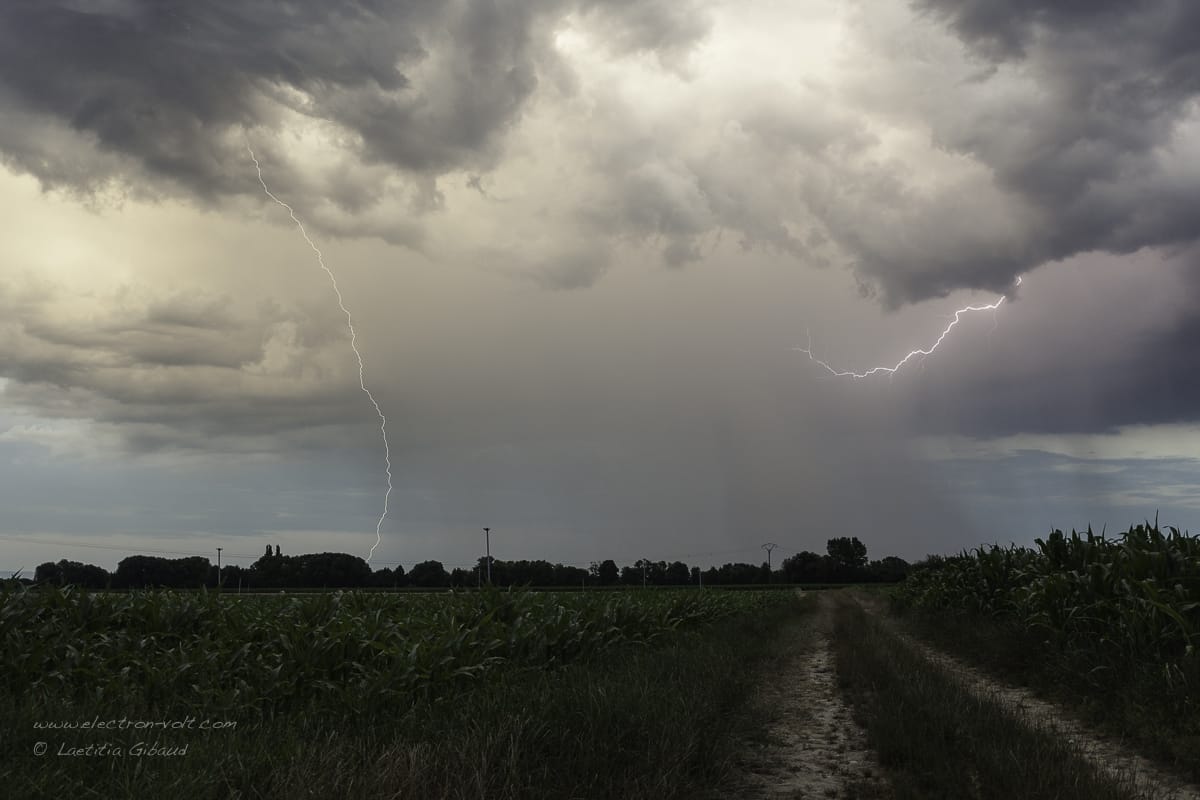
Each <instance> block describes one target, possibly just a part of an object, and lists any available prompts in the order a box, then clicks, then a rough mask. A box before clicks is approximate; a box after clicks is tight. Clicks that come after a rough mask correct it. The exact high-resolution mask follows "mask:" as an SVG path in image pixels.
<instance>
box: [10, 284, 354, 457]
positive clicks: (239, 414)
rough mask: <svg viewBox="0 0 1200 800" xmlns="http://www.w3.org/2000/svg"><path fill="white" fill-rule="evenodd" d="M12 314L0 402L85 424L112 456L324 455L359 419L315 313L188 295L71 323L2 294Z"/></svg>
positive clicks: (117, 306)
mask: <svg viewBox="0 0 1200 800" xmlns="http://www.w3.org/2000/svg"><path fill="white" fill-rule="evenodd" d="M17 307H19V308H20V314H19V315H17V314H12V313H5V317H6V318H7V320H8V321H7V323H6V324H0V344H2V347H0V349H2V350H3V352H4V354H5V357H4V363H3V365H0V375H2V376H3V377H4V378H7V379H8V382H7V384H6V385H5V388H4V400H5V404H6V405H8V406H9V407H11V408H14V409H25V410H29V411H33V412H36V414H37V415H38V416H40V417H43V418H45V419H48V420H64V421H69V420H90V421H91V422H92V423H94V424H95V426H96V429H97V430H98V431H100V432H101V435H102V436H108V437H109V438H111V439H112V440H113V441H112V442H109V444H112V445H114V446H116V447H118V448H121V449H125V450H128V451H133V452H143V451H152V450H179V449H183V450H187V449H195V450H200V451H209V452H213V451H221V450H223V449H227V448H229V449H234V450H238V451H243V452H244V451H254V450H255V449H262V450H264V451H268V452H275V451H277V449H278V446H279V443H278V442H277V441H275V440H273V439H272V437H282V438H283V439H285V440H286V441H287V443H288V445H289V446H291V447H297V446H299V447H304V446H309V445H311V446H318V447H325V446H329V444H330V442H333V441H338V442H344V441H346V440H347V434H346V431H345V430H341V429H340V428H341V427H342V426H343V425H344V424H345V420H346V419H348V418H353V417H354V416H355V415H354V411H357V410H359V409H358V406H357V405H355V403H356V401H359V400H360V398H359V397H358V396H357V394H356V393H357V390H358V387H357V385H356V383H355V382H354V381H353V378H352V376H351V375H350V373H349V371H348V370H347V369H345V368H344V367H345V364H344V363H343V362H344V354H343V352H342V350H343V347H344V344H345V343H344V341H342V340H341V339H332V338H331V337H330V336H329V334H328V331H336V330H338V327H337V324H336V320H330V319H327V318H326V316H327V315H325V314H323V313H318V314H316V315H315V316H314V315H313V314H310V313H305V312H303V311H300V310H295V309H290V310H289V309H283V308H281V307H279V306H276V305H274V304H270V303H268V304H262V305H260V306H259V307H258V308H257V309H256V310H255V311H254V312H250V313H245V312H243V313H235V312H234V311H232V310H231V309H230V307H229V304H228V298H219V297H203V296H195V295H193V296H190V297H183V296H167V297H159V298H151V299H150V300H149V301H146V302H143V303H138V302H137V301H136V299H134V298H128V297H117V298H114V299H113V302H112V307H113V309H114V310H112V311H109V312H106V313H104V314H101V315H94V316H87V317H83V318H80V317H79V316H78V315H75V316H74V317H73V318H72V317H68V316H65V315H64V314H63V313H62V312H61V311H60V310H57V309H54V308H52V307H50V306H49V305H47V304H45V303H42V302H37V301H36V300H28V299H26V300H23V301H21V300H18V299H17V298H15V297H14V295H13V294H12V293H8V292H5V293H0V309H2V310H5V311H6V312H9V311H10V310H11V309H13V308H17ZM331 322H333V323H334V324H330V323H331ZM218 325H219V328H218V327H215V326H218ZM326 346H328V348H329V350H330V351H331V352H326V350H325V348H326ZM334 429H338V430H336V431H335V430H334ZM354 435H357V434H354Z"/></svg>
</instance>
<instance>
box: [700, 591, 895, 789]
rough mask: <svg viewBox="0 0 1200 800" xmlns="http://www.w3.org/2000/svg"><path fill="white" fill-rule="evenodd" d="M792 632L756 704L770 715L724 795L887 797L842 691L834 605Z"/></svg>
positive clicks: (823, 602) (826, 602) (823, 605)
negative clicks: (834, 647)
mask: <svg viewBox="0 0 1200 800" xmlns="http://www.w3.org/2000/svg"><path fill="white" fill-rule="evenodd" d="M814 594H815V595H816V597H815V598H814V599H815V600H816V602H817V610H816V611H815V612H813V613H811V614H808V615H806V617H805V618H804V620H803V621H801V622H799V623H797V624H796V625H794V626H792V627H791V628H789V629H787V631H786V632H785V634H784V635H785V636H786V637H788V641H787V642H786V643H785V646H784V647H783V648H782V649H783V652H784V653H785V656H784V657H783V658H781V659H779V660H777V661H774V662H772V663H770V664H768V665H767V666H766V667H765V668H764V672H763V674H762V675H761V677H760V680H759V689H758V697H757V698H756V701H757V702H759V703H761V704H762V705H763V707H765V708H767V709H769V710H770V712H771V719H770V722H769V723H768V725H767V727H766V729H765V730H763V731H761V732H759V734H758V735H756V736H755V737H754V738H753V739H752V740H750V741H747V742H745V743H744V744H743V754H742V756H741V759H740V761H739V764H738V767H739V774H738V776H737V778H736V779H735V780H734V781H733V782H732V783H731V784H729V785H726V786H723V787H720V789H718V790H717V796H719V797H729V798H745V800H766V799H767V798H770V799H771V800H782V799H783V798H788V799H789V800H793V799H799V798H882V797H888V796H889V794H890V793H889V791H888V789H887V781H886V780H885V779H884V778H883V777H882V773H881V771H880V769H879V765H878V763H877V762H876V759H875V757H874V755H873V754H872V753H871V751H870V749H869V748H868V747H867V744H866V735H865V733H864V732H863V730H862V728H861V727H859V725H858V723H856V722H855V721H854V717H853V715H852V713H851V710H850V707H849V706H848V705H847V703H846V701H845V700H844V699H843V697H842V695H841V693H840V692H839V691H838V687H837V677H836V672H835V668H834V659H833V653H832V652H831V648H830V641H829V631H830V627H831V625H832V614H831V602H830V598H828V597H827V596H825V595H824V593H822V592H815V593H814Z"/></svg>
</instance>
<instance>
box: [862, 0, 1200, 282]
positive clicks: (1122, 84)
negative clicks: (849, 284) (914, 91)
mask: <svg viewBox="0 0 1200 800" xmlns="http://www.w3.org/2000/svg"><path fill="white" fill-rule="evenodd" d="M917 7H918V8H919V9H923V10H924V11H926V12H928V13H930V14H932V15H933V16H934V17H935V18H937V19H940V20H943V21H945V23H946V24H948V25H950V26H951V27H952V29H953V30H954V31H955V32H956V33H957V34H958V36H960V37H961V39H962V40H963V42H964V43H965V44H966V45H967V46H968V47H969V48H972V49H973V51H974V52H975V55H976V57H977V58H979V59H981V60H982V61H983V62H984V63H985V64H986V65H989V68H988V69H987V70H985V71H984V72H982V73H980V74H979V76H978V80H977V81H975V82H974V83H971V84H969V85H965V86H963V87H960V89H959V90H960V91H962V92H963V95H962V100H963V101H964V103H963V105H964V109H965V110H964V111H963V112H961V113H956V112H955V109H954V107H953V105H952V103H951V101H952V100H953V98H952V97H951V98H947V102H945V103H944V104H943V105H942V107H941V108H938V109H934V110H933V112H932V114H931V120H930V122H931V125H932V132H933V137H934V140H935V142H936V144H937V145H938V146H940V147H943V148H946V149H947V150H949V151H952V152H956V153H962V154H966V155H969V156H971V157H972V158H974V159H977V160H978V161H979V162H981V163H982V164H983V165H985V166H986V167H987V168H989V169H990V170H991V172H992V174H993V176H994V182H995V186H996V187H997V188H998V189H999V190H1000V191H1001V192H1002V193H1004V194H1005V195H1007V197H1008V198H1009V199H1010V200H1011V201H1012V203H1014V204H1015V207H1016V208H1019V209H1021V210H1022V211H1023V212H1024V213H1023V214H1018V212H1017V211H1016V210H1013V209H1009V210H1005V209H1004V208H1002V207H1001V208H998V209H997V213H999V214H1002V215H1005V214H1006V215H1007V216H1008V217H1009V218H1010V220H1011V221H1013V222H1015V223H1016V224H1017V225H1018V226H1019V227H1020V230H1021V235H1020V236H1017V237H1014V238H1004V237H1001V238H1000V243H1001V246H995V244H994V243H993V246H991V247H987V246H986V245H988V244H989V242H988V240H987V239H984V240H982V241H978V242H976V243H975V244H976V247H975V252H974V253H973V254H972V253H970V252H968V251H962V252H956V250H955V248H954V247H953V246H950V247H939V246H938V243H937V242H936V241H931V242H929V243H928V244H929V246H928V247H922V248H918V249H917V251H916V252H913V253H906V252H903V251H900V252H898V253H889V252H888V251H887V249H886V248H885V247H879V246H875V243H873V242H866V243H857V244H856V243H854V242H853V241H851V248H850V249H851V250H852V251H855V252H857V253H858V255H859V256H860V257H861V262H860V265H859V268H860V272H862V273H864V274H866V275H867V276H869V277H870V278H871V279H873V280H875V281H878V282H879V283H880V284H881V285H882V286H883V288H884V289H885V293H886V294H887V295H888V299H889V300H891V301H892V302H896V301H910V300H919V299H922V298H923V297H928V296H931V295H934V294H939V293H944V292H946V291H948V290H950V289H952V288H954V287H956V286H973V287H981V288H982V287H988V288H999V287H1003V286H1005V285H1008V283H1009V282H1010V281H1011V280H1012V278H1013V277H1015V276H1016V275H1018V274H1020V273H1021V272H1024V271H1027V270H1028V269H1030V268H1032V267H1035V266H1037V265H1038V264H1040V263H1043V262H1046V261H1050V260H1056V259H1062V258H1065V257H1068V256H1070V255H1073V254H1076V253H1081V252H1089V251H1108V252H1114V253H1130V252H1133V251H1136V250H1138V249H1140V248H1142V247H1147V246H1162V245H1172V244H1177V243H1183V242H1192V241H1195V240H1196V238H1197V237H1198V236H1200V204H1198V203H1196V202H1195V200H1196V198H1197V197H1200V173H1198V172H1197V170H1196V169H1195V158H1196V148H1197V142H1196V136H1197V114H1196V111H1197V107H1196V103H1195V100H1196V97H1197V93H1198V92H1200V5H1197V4H1195V3H1190V2H1183V1H1181V0H1158V1H1157V2H1146V3H1118V2H1093V1H1091V0H1089V1H1088V2H1083V1H1082V0H1081V1H1080V2H1049V0H1042V1H1039V0H1020V2H1016V3H1004V4H996V3H987V2H983V0H921V1H920V2H919V3H917ZM1014 75H1019V76H1022V77H1024V78H1025V79H1027V86H1026V88H1025V89H1024V90H1022V91H1021V92H1020V93H1017V94H1010V95H1008V96H1006V99H1005V100H1004V102H997V103H995V104H992V105H989V106H986V107H982V108H981V107H977V106H975V105H973V101H974V97H975V96H985V95H986V94H987V92H988V91H989V90H990V89H991V88H994V87H1003V85H1004V81H1005V80H1011V79H1012V78H1013V76H1014ZM998 91H1003V89H998ZM912 199H913V200H914V201H915V213H914V214H913V215H912V217H911V218H910V219H908V220H907V228H908V229H909V230H911V231H915V232H917V234H918V235H921V234H922V232H923V231H926V230H929V229H934V228H937V227H938V226H943V229H945V228H946V227H949V228H951V229H953V228H958V227H960V226H965V225H969V224H970V223H971V221H970V220H968V219H960V218H958V217H956V216H955V214H954V213H953V211H954V205H955V203H956V202H958V201H960V200H969V199H970V198H969V195H968V194H967V193H965V192H964V193H962V194H961V195H957V196H956V194H955V193H949V194H947V195H946V196H945V197H943V198H941V199H940V200H941V201H940V202H930V203H922V202H921V201H920V198H912ZM993 220H994V216H993V218H992V219H989V218H988V217H987V216H986V215H980V216H978V217H977V218H976V221H975V224H976V225H978V226H980V227H981V228H984V229H986V228H987V227H988V226H989V225H991V224H992V223H993ZM947 222H949V223H950V225H948V226H947V225H946V223H947ZM867 224H869V222H868V223H867ZM838 228H839V231H840V232H841V233H842V234H843V235H844V234H845V233H846V231H847V230H849V225H848V224H843V225H840V226H838ZM897 238H899V237H897ZM961 238H962V237H957V236H955V235H954V234H953V233H950V234H949V235H948V236H947V242H948V243H950V244H951V245H953V243H954V242H955V241H956V240H959V239H961ZM968 241H969V240H968ZM922 257H924V258H925V259H926V260H927V261H928V262H929V263H928V264H927V265H925V266H922V265H920V264H919V263H918V262H919V260H920V259H921V258H922Z"/></svg>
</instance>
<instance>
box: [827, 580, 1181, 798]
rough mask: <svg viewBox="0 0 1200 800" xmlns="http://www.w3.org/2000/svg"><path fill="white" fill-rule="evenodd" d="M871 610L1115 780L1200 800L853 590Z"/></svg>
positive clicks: (1159, 794) (1175, 779)
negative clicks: (917, 634)
mask: <svg viewBox="0 0 1200 800" xmlns="http://www.w3.org/2000/svg"><path fill="white" fill-rule="evenodd" d="M851 596H852V597H853V599H854V600H855V601H856V602H858V603H859V604H860V605H861V606H862V607H863V608H864V609H866V610H867V611H868V613H871V614H873V615H874V616H876V617H878V618H880V619H882V620H884V621H885V623H886V624H887V625H888V626H889V629H890V630H892V631H893V632H894V633H896V634H897V635H898V636H900V638H901V639H902V640H903V641H904V642H905V643H907V644H908V645H910V646H911V647H913V648H914V649H916V651H917V652H919V653H920V654H921V655H923V656H924V657H925V658H926V659H928V660H929V662H930V663H931V664H933V665H936V667H938V668H940V669H942V670H943V671H945V672H947V673H949V674H950V675H952V676H954V677H955V678H956V679H957V680H958V681H959V682H960V683H961V684H962V685H964V686H965V687H966V688H967V689H969V690H970V691H971V692H973V693H974V694H976V695H977V696H982V697H985V698H987V699H990V700H992V701H994V702H996V703H998V704H1000V705H1001V706H1003V707H1005V708H1007V709H1010V710H1011V711H1013V712H1014V713H1016V714H1018V715H1019V716H1021V717H1022V718H1024V719H1025V720H1027V721H1028V723H1029V724H1030V725H1036V726H1039V727H1042V728H1045V729H1047V730H1050V731H1052V732H1054V733H1055V734H1056V735H1058V736H1061V737H1065V738H1066V739H1067V740H1068V741H1069V742H1071V743H1072V744H1074V745H1075V747H1076V748H1077V749H1078V751H1079V753H1080V754H1081V755H1082V756H1083V757H1084V758H1085V759H1087V760H1088V761H1089V762H1091V763H1092V764H1093V765H1094V766H1095V767H1097V768H1098V769H1099V770H1100V771H1101V772H1102V773H1104V774H1107V775H1109V776H1111V777H1112V778H1113V779H1115V780H1117V781H1119V782H1121V783H1126V784H1128V785H1131V788H1132V791H1133V792H1134V794H1135V796H1137V797H1141V798H1146V800H1200V786H1196V785H1195V784H1191V783H1188V782H1187V781H1186V780H1184V779H1183V778H1181V777H1179V776H1177V775H1175V774H1174V773H1172V772H1171V771H1170V770H1168V769H1166V768H1165V767H1161V766H1159V765H1158V764H1155V763H1154V762H1152V761H1149V760H1148V759H1146V758H1143V757H1141V756H1139V755H1137V754H1136V753H1134V752H1132V751H1131V750H1130V749H1129V747H1127V746H1125V745H1124V744H1123V743H1122V742H1120V741H1118V740H1116V739H1114V738H1112V737H1109V736H1105V735H1104V734H1102V733H1099V732H1098V731H1096V730H1095V729H1094V728H1092V727H1090V726H1088V725H1087V724H1085V723H1084V722H1083V721H1081V720H1080V719H1079V718H1078V717H1077V716H1076V715H1073V714H1071V713H1070V712H1069V711H1067V710H1066V709H1064V708H1063V707H1062V706H1059V705H1057V704H1055V703H1050V702H1047V701H1046V700H1042V699H1041V698H1039V697H1037V696H1036V695H1034V693H1033V692H1032V691H1030V690H1029V689H1025V688H1022V687H1019V686H1012V685H1009V684H1006V683H1004V682H1002V681H999V680H997V679H996V678H994V677H992V676H990V675H987V674H985V673H983V672H982V671H980V670H978V669H976V668H975V667H972V666H970V665H968V664H966V663H964V662H963V661H961V660H959V659H957V658H955V657H954V656H952V655H950V654H948V653H946V652H944V651H942V650H939V649H936V648H934V647H932V646H931V645H929V644H926V643H925V642H923V641H921V640H920V639H917V638H915V637H913V636H911V635H909V634H908V633H907V632H905V631H903V630H902V629H900V628H899V626H897V625H896V624H895V622H894V621H890V620H889V619H888V616H887V614H886V612H885V611H884V610H883V602H882V600H880V599H879V598H877V597H871V596H867V595H864V594H861V593H857V592H855V593H854V594H853V595H851Z"/></svg>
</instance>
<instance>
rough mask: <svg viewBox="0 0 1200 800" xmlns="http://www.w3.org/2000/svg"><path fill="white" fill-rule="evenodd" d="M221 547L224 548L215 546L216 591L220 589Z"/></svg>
mask: <svg viewBox="0 0 1200 800" xmlns="http://www.w3.org/2000/svg"><path fill="white" fill-rule="evenodd" d="M222 549H224V548H221V547H218V548H217V591H218V592H220V591H221V550H222Z"/></svg>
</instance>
